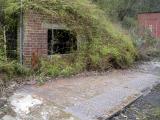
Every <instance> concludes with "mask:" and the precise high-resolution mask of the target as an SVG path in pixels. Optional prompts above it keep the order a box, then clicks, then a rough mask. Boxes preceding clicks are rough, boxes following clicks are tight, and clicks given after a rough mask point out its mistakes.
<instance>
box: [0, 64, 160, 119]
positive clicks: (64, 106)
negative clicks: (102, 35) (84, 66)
mask: <svg viewBox="0 0 160 120" xmlns="http://www.w3.org/2000/svg"><path fill="white" fill-rule="evenodd" d="M159 73H160V62H157V61H152V62H146V63H144V64H141V65H139V66H137V68H135V69H132V70H114V71H112V72H108V73H103V74H101V75H100V74H99V75H89V76H75V77H72V78H66V79H57V80H54V81H51V82H48V83H46V84H45V85H43V86H36V85H32V86H31V85H30V86H23V87H21V88H20V89H18V90H17V91H16V92H15V93H14V95H13V96H11V97H10V99H9V103H10V106H11V109H12V110H13V111H14V114H9V116H5V117H3V119H2V120H8V119H7V117H10V119H11V118H12V119H13V120H16V119H17V120H96V119H105V118H107V117H109V116H111V115H113V114H114V113H116V112H117V111H119V110H121V109H123V107H125V106H126V105H128V104H129V103H130V102H132V101H134V100H135V99H137V98H138V97H139V96H141V95H142V94H144V93H146V92H148V90H150V89H151V88H152V87H153V86H154V85H156V84H158V83H159V82H160V76H159Z"/></svg>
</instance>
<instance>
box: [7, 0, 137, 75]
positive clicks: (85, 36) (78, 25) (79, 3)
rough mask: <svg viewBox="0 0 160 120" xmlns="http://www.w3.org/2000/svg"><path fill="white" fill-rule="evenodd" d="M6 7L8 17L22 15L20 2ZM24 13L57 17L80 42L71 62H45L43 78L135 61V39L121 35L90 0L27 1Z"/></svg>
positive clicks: (11, 1) (9, 1)
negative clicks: (34, 12)
mask: <svg viewBox="0 0 160 120" xmlns="http://www.w3.org/2000/svg"><path fill="white" fill-rule="evenodd" d="M6 3H7V4H6V7H5V13H6V15H7V16H10V17H11V16H12V15H13V14H14V15H16V14H18V13H19V1H16V0H7V1H6ZM23 10H24V11H25V12H28V11H30V10H33V11H38V12H39V13H40V14H45V15H49V16H53V17H54V18H55V20H56V21H57V22H58V23H60V24H64V25H66V26H67V27H68V28H69V29H70V30H71V31H74V32H75V33H76V35H77V38H78V43H79V45H78V46H79V48H78V50H77V51H76V52H74V53H73V55H69V57H67V58H64V57H61V56H58V55H55V56H52V58H51V59H50V60H42V63H41V66H42V67H41V68H40V70H39V72H40V73H41V74H43V75H49V76H70V75H73V74H76V73H79V72H81V71H83V70H85V69H88V70H97V69H98V70H106V69H108V68H110V67H118V68H123V67H126V66H129V65H131V64H132V62H133V61H134V59H135V56H136V50H135V48H134V46H133V43H132V40H131V37H130V36H128V35H124V33H122V32H120V29H119V28H118V27H117V26H116V25H113V24H112V22H111V21H110V20H109V19H108V18H107V17H106V14H105V12H104V11H103V10H101V9H100V8H99V7H98V6H97V5H95V4H94V3H92V2H91V1H90V0H72V1H71V0H45V1H44V0H32V1H31V0H25V1H23ZM10 17H7V18H10ZM11 18H14V17H13V16H12V17H11ZM44 20H45V19H44ZM20 71H21V70H20ZM21 72H22V73H23V71H21Z"/></svg>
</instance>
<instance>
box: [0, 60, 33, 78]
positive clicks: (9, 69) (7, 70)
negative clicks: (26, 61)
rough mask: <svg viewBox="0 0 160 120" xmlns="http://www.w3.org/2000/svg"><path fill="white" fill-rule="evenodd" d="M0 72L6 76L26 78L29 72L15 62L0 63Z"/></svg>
mask: <svg viewBox="0 0 160 120" xmlns="http://www.w3.org/2000/svg"><path fill="white" fill-rule="evenodd" d="M0 72H1V73H4V74H7V75H8V76H10V77H11V76H15V75H16V76H27V75H30V70H29V69H27V68H25V67H24V66H22V65H20V64H18V63H17V62H16V61H12V62H9V61H0Z"/></svg>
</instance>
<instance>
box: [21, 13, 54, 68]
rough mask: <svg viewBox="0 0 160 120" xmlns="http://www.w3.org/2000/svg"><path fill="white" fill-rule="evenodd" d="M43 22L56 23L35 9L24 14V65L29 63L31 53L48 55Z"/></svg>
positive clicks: (46, 37)
mask: <svg viewBox="0 0 160 120" xmlns="http://www.w3.org/2000/svg"><path fill="white" fill-rule="evenodd" d="M44 23H56V19H55V18H52V17H50V16H46V15H43V14H40V13H38V12H35V11H34V12H33V11H29V12H26V13H25V14H24V43H23V61H24V64H26V65H30V64H31V58H32V54H33V53H35V54H37V55H38V56H39V57H46V56H47V55H48V43H47V42H48V33H47V31H48V28H45V27H44V26H43V24H44Z"/></svg>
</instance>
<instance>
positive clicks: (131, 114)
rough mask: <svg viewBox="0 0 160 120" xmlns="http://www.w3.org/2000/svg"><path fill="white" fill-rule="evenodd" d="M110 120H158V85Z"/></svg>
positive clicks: (159, 108)
mask: <svg viewBox="0 0 160 120" xmlns="http://www.w3.org/2000/svg"><path fill="white" fill-rule="evenodd" d="M110 120H160V84H159V85H158V86H156V87H155V88H154V89H152V91H151V92H150V93H148V94H147V95H145V96H142V97H141V98H139V99H138V100H137V101H136V102H134V103H133V104H132V105H130V106H129V107H128V108H126V109H125V110H124V111H123V112H121V113H120V114H118V115H116V116H114V117H113V118H111V119H110Z"/></svg>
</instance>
